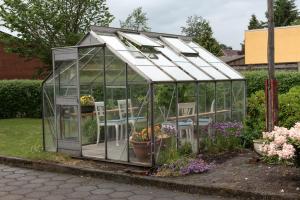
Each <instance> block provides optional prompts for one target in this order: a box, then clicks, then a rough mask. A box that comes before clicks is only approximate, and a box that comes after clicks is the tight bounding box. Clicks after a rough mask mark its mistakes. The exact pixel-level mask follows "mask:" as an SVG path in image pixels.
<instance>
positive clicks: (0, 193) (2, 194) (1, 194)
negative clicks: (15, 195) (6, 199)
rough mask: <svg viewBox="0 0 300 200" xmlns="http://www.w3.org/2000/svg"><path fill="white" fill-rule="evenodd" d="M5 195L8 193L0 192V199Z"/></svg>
mask: <svg viewBox="0 0 300 200" xmlns="http://www.w3.org/2000/svg"><path fill="white" fill-rule="evenodd" d="M7 194H8V192H4V191H3V192H0V197H1V196H4V195H7Z"/></svg>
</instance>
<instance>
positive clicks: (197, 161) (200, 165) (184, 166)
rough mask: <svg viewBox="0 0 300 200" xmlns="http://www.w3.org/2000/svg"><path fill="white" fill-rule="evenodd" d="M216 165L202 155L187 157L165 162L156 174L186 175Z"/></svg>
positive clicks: (204, 170)
mask: <svg viewBox="0 0 300 200" xmlns="http://www.w3.org/2000/svg"><path fill="white" fill-rule="evenodd" d="M213 167H214V163H207V162H205V161H204V160H203V159H202V158H201V156H198V157H197V158H186V157H183V158H181V159H178V160H176V161H175V162H172V163H169V164H165V165H163V166H161V167H160V168H158V170H157V173H156V176H185V175H189V174H199V173H204V172H207V171H208V170H210V169H211V168H213Z"/></svg>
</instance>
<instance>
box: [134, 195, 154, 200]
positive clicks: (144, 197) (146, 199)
mask: <svg viewBox="0 0 300 200" xmlns="http://www.w3.org/2000/svg"><path fill="white" fill-rule="evenodd" d="M141 199H142V200H151V199H153V196H148V195H134V196H131V197H129V198H128V200H141Z"/></svg>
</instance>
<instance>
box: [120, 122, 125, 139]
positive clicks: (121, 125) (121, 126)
mask: <svg viewBox="0 0 300 200" xmlns="http://www.w3.org/2000/svg"><path fill="white" fill-rule="evenodd" d="M120 128H121V137H120V139H123V129H124V127H123V124H120Z"/></svg>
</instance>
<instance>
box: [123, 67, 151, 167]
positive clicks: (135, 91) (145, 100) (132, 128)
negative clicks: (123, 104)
mask: <svg viewBox="0 0 300 200" xmlns="http://www.w3.org/2000/svg"><path fill="white" fill-rule="evenodd" d="M134 74H135V75H134ZM131 76H138V74H136V72H134V71H133V70H132V69H131V68H128V78H129V77H131ZM138 79H139V78H138ZM149 95H150V92H149V86H148V84H147V83H145V81H144V82H137V81H129V82H128V96H129V98H128V99H129V107H128V109H129V113H128V114H129V115H128V116H129V118H128V122H129V124H128V129H129V130H128V131H129V138H130V140H129V141H130V142H129V161H130V162H132V163H139V164H150V161H151V145H150V133H149V132H148V127H150V119H149V116H150V108H149Z"/></svg>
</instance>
